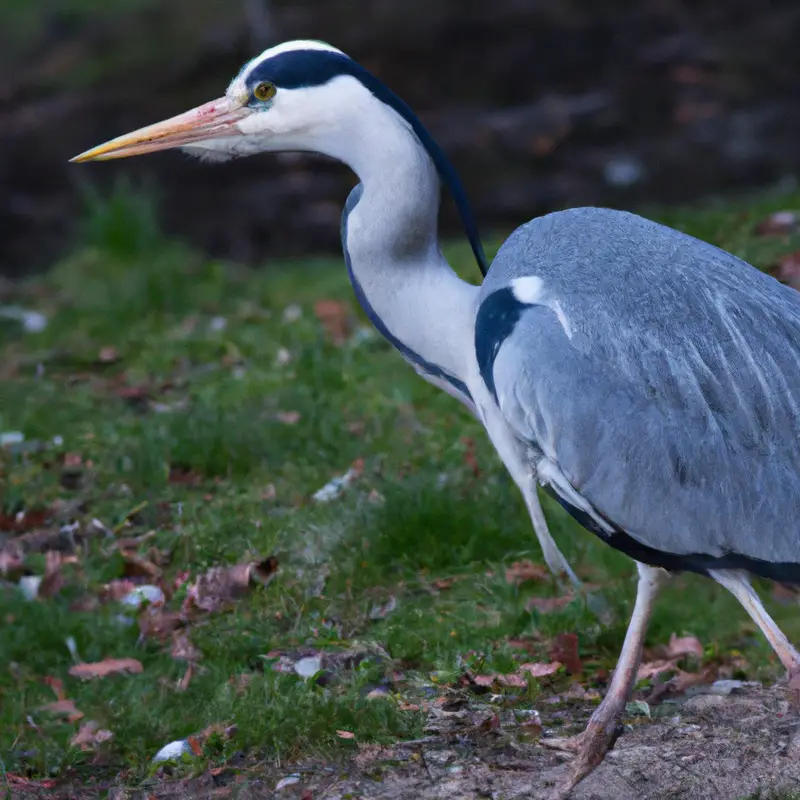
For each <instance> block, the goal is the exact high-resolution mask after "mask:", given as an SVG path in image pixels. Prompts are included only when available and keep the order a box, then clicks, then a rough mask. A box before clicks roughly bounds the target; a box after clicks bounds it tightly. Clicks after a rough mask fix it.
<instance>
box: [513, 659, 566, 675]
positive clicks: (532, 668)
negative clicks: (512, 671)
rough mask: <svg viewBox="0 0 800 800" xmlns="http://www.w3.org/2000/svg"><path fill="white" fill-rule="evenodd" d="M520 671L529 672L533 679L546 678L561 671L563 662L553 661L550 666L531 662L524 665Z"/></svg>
mask: <svg viewBox="0 0 800 800" xmlns="http://www.w3.org/2000/svg"><path fill="white" fill-rule="evenodd" d="M519 669H520V672H527V673H528V674H529V675H531V677H534V678H546V677H547V676H548V675H553V674H554V673H556V672H558V670H560V669H561V662H560V661H551V662H550V663H549V664H545V663H537V662H534V661H531V662H529V663H527V664H522V665H521V666H520V668H519Z"/></svg>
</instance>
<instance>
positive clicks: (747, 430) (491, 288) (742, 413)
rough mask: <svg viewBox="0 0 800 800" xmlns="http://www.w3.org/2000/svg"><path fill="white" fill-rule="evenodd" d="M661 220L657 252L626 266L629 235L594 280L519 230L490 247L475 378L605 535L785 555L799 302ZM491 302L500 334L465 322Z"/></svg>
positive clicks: (797, 437)
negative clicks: (531, 287) (533, 281)
mask: <svg viewBox="0 0 800 800" xmlns="http://www.w3.org/2000/svg"><path fill="white" fill-rule="evenodd" d="M626 216H630V215H626ZM635 219H636V220H638V219H639V218H635ZM584 223H585V220H584ZM638 224H639V223H638V222H637V223H636V224H635V225H634V229H635V232H636V235H637V236H639V235H640V233H639V231H638V228H636V225H638ZM649 224H650V225H653V223H649ZM567 227H568V229H569V230H571V227H572V226H567ZM655 227H658V228H660V226H655ZM569 230H568V231H567V232H568V233H569ZM667 230H668V229H662V230H661V231H660V232H658V233H657V237H658V236H663V237H664V238H665V240H666V241H667V242H669V243H670V246H667V245H666V244H663V245H662V246H661V248H660V249H661V252H662V256H663V258H664V259H665V260H669V263H662V264H659V263H657V262H658V256H657V255H656V257H655V258H654V255H653V253H652V252H650V251H649V250H648V252H647V253H646V255H647V258H648V261H649V263H648V264H646V265H641V266H640V267H638V268H637V269H636V274H635V275H634V273H633V272H632V271H631V270H632V269H633V266H634V264H633V262H635V261H636V260H637V257H641V256H642V255H643V254H644V253H643V252H639V253H637V250H638V251H644V250H645V249H647V248H646V247H645V245H644V244H638V243H637V242H636V241H633V243H631V237H632V236H633V234H630V235H628V237H627V239H625V242H626V243H625V245H624V248H623V249H624V250H625V254H626V255H625V257H622V258H616V259H614V258H610V257H609V256H608V255H605V256H604V257H603V264H604V266H605V268H606V269H605V271H604V274H603V275H602V277H600V278H596V279H593V273H592V269H591V267H589V266H587V268H586V270H584V271H582V268H581V265H578V266H577V268H576V269H575V270H574V272H577V273H578V275H579V277H580V279H581V280H583V281H584V285H583V286H580V285H578V286H577V287H576V285H575V275H574V274H573V275H570V274H569V272H567V274H566V276H565V275H564V274H563V273H564V271H565V269H566V268H565V267H564V266H563V265H560V266H559V265H554V264H553V263H552V262H553V259H552V258H551V257H550V256H546V255H541V256H539V257H537V258H533V259H531V258H530V257H528V263H527V265H524V266H522V267H521V266H520V260H521V256H524V255H525V248H524V247H520V243H519V242H518V243H517V244H516V245H515V246H513V247H512V248H511V250H510V251H508V252H507V253H506V255H505V256H504V255H503V253H502V251H501V254H500V256H499V263H498V267H499V269H498V270H497V271H496V272H495V274H494V276H492V273H491V272H490V276H491V277H492V280H487V282H486V284H485V287H484V295H483V297H484V299H483V302H482V305H481V309H480V311H479V315H478V316H479V319H478V323H479V324H478V325H477V328H476V349H477V353H478V357H479V362H481V363H482V372H483V374H484V378H487V377H488V378H489V380H488V381H487V382H488V383H490V388H492V389H493V391H494V393H495V396H496V398H497V402H498V405H499V407H500V409H501V412H502V413H503V415H504V417H505V418H506V420H507V421H508V422H509V424H510V425H511V426H512V428H513V429H514V430H515V431H516V432H517V434H518V435H519V436H520V437H521V438H523V439H525V440H526V441H528V442H530V444H531V446H532V448H533V450H534V452H535V453H537V454H538V455H537V457H538V458H539V459H540V463H539V465H538V466H539V469H540V471H541V473H542V474H541V475H540V477H542V478H544V479H545V480H550V481H551V483H553V485H554V488H555V490H556V493H557V494H559V495H560V496H561V498H562V500H564V499H566V500H567V501H568V503H570V504H571V505H573V506H575V505H578V507H579V508H580V503H585V504H586V506H587V507H589V508H591V509H592V510H593V511H596V512H597V513H598V514H599V516H600V517H601V518H602V519H603V520H605V521H607V522H608V523H609V531H610V530H611V529H614V530H617V531H624V533H625V534H626V535H627V536H629V537H632V539H633V540H634V541H635V542H636V543H639V544H641V545H643V546H644V547H645V548H652V549H653V550H654V551H658V552H661V553H670V554H676V555H680V554H698V553H699V554H704V555H707V556H710V557H712V558H722V557H725V556H727V555H728V554H737V555H740V556H744V557H746V558H748V559H756V560H760V561H765V562H771V563H781V564H798V563H800V522H799V521H798V518H799V517H800V414H798V409H800V380H799V379H800V300H798V299H797V298H796V297H795V295H794V293H792V292H790V290H787V289H785V287H782V286H780V285H779V284H778V283H777V282H775V281H772V280H771V279H769V278H767V277H766V276H763V275H761V274H760V273H757V272H756V271H755V270H754V269H753V268H751V267H749V265H746V264H744V262H741V261H739V260H738V259H734V258H733V257H732V256H729V255H728V254H723V253H722V251H718V250H716V248H712V247H711V246H710V245H704V243H700V242H697V240H690V239H689V237H683V236H682V235H681V234H677V233H675V232H674V231H670V232H669V233H664V232H663V231H667ZM649 233H652V232H649ZM562 234H563V230H562ZM605 234H606V241H607V236H608V231H607V230H606V232H605ZM657 237H656V238H657ZM675 237H678V238H677V239H676V238H675ZM561 238H562V239H563V237H561ZM566 238H567V239H569V236H567V237H566ZM590 238H591V237H590ZM623 238H624V237H623ZM645 240H646V241H647V242H651V241H652V237H651V236H649V235H648V236H647V237H644V238H643V239H642V241H643V242H644V241H645ZM687 240H688V241H687ZM561 243H562V244H563V241H562V242H561ZM598 247H600V245H598ZM590 250H591V252H592V257H598V252H597V248H590ZM528 256H530V254H528ZM601 256H602V254H601ZM584 258H589V257H588V256H584ZM626 258H627V262H626ZM692 259H694V261H695V262H698V261H699V262H700V263H690V262H691V261H692ZM523 260H524V259H523ZM511 262H513V263H511ZM654 262H656V263H654ZM615 264H616V265H617V266H616V267H615ZM620 264H621V265H622V266H619V265H620ZM626 265H627V266H626ZM614 269H617V270H618V273H619V274H618V275H617V276H616V278H615V276H613V275H611V276H609V275H608V274H606V273H607V272H608V271H609V270H612V271H613V270H614ZM492 270H493V271H494V266H493V267H492ZM626 270H627V272H626ZM596 271H597V269H595V272H596ZM648 271H649V272H648ZM642 273H644V274H642ZM525 274H527V275H532V274H534V275H537V276H539V277H541V279H542V284H541V290H540V291H539V292H538V295H539V296H538V297H534V296H529V297H527V298H526V297H525V292H520V293H519V294H520V296H521V297H522V298H523V299H527V300H530V301H531V302H529V303H520V302H518V301H517V298H516V296H515V295H514V292H513V291H511V290H510V287H512V286H513V285H514V283H513V281H514V279H515V278H519V277H520V276H521V275H525ZM626 279H627V283H626ZM559 281H562V282H561V283H559ZM603 281H609V282H611V283H613V284H614V285H616V286H617V293H616V294H614V293H611V294H609V292H608V291H607V290H603V287H602V285H600V286H598V284H602V283H603ZM619 281H623V282H622V283H619ZM515 302H517V306H516V310H515V311H514V310H513V304H514V303H515ZM493 305H494V307H495V311H496V310H497V308H499V307H501V306H502V307H504V308H505V311H506V313H505V314H504V315H502V314H501V315H499V316H500V317H503V318H504V319H505V320H506V329H505V331H500V333H498V326H497V324H496V323H497V317H498V315H497V314H495V325H494V327H492V326H491V325H489V326H487V325H486V324H483V325H481V324H480V323H481V314H483V323H486V320H487V314H486V313H485V312H486V309H490V308H491V307H492V306H493ZM512 323H513V324H512ZM501 327H502V326H501ZM504 334H507V335H504ZM481 358H482V361H481ZM490 362H491V363H490ZM559 481H561V482H562V484H563V485H561V486H558V485H557V484H558V483H559ZM570 493H572V495H571V496H570ZM666 565H667V564H665V566H666Z"/></svg>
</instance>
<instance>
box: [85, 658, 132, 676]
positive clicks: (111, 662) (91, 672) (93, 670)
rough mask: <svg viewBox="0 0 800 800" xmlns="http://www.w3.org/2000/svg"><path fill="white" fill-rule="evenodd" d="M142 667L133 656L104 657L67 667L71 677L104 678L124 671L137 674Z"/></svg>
mask: <svg viewBox="0 0 800 800" xmlns="http://www.w3.org/2000/svg"><path fill="white" fill-rule="evenodd" d="M143 669H144V667H143V666H142V662H141V661H137V660H136V659H135V658H104V659H103V660H102V661H97V662H95V663H93V664H86V663H84V664H75V665H74V666H72V667H70V668H69V674H70V675H72V677H73V678H84V679H88V678H105V677H106V676H107V675H113V674H115V673H119V672H124V673H130V674H138V673H140V672H142V670H143Z"/></svg>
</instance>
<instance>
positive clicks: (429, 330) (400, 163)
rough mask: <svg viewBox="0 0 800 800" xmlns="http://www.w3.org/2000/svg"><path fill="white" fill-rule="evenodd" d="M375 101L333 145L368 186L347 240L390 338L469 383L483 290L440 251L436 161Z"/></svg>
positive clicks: (366, 291) (351, 219)
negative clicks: (459, 273)
mask: <svg viewBox="0 0 800 800" xmlns="http://www.w3.org/2000/svg"><path fill="white" fill-rule="evenodd" d="M370 99H371V102H370V103H369V109H368V113H366V112H367V109H364V108H362V109H361V114H360V115H359V116H356V117H355V120H354V122H355V123H357V124H354V126H353V128H352V130H351V131H349V134H350V135H348V136H347V137H345V138H343V139H341V140H340V142H339V145H338V146H334V147H331V148H329V152H330V155H333V156H334V157H336V158H338V159H340V160H341V161H344V162H345V163H346V164H348V165H349V166H350V167H351V168H352V169H353V171H354V172H355V173H356V174H357V175H358V177H359V178H360V179H361V183H362V186H363V193H362V196H361V199H360V201H359V202H358V204H357V205H356V207H355V208H354V209H353V210H352V211H351V213H350V215H349V217H348V221H347V241H346V242H343V245H344V246H345V247H346V249H347V252H348V254H349V257H350V262H351V269H352V271H353V274H354V276H355V278H356V279H357V281H358V282H359V283H360V285H361V287H362V289H363V291H364V294H365V296H366V298H367V300H368V301H369V303H370V305H371V306H372V308H373V309H374V311H375V312H376V313H377V314H378V316H380V317H381V319H382V320H383V322H384V324H385V325H386V327H387V328H388V329H389V331H390V332H391V333H392V335H393V336H395V337H396V338H397V339H399V340H400V341H402V342H403V343H404V344H405V345H406V346H407V347H408V348H409V349H410V350H412V351H414V352H415V353H417V354H419V355H420V356H421V357H422V358H423V359H424V360H425V361H427V362H430V363H432V364H435V365H437V366H438V367H440V368H442V369H443V370H445V371H446V372H448V373H450V374H452V375H453V376H455V377H456V378H458V379H460V380H462V381H463V380H465V379H466V376H467V374H468V371H469V367H470V364H471V363H472V362H473V361H474V342H473V336H474V333H473V330H474V319H475V304H476V300H477V293H478V288H477V287H476V286H472V285H471V284H468V283H466V282H465V281H462V280H461V279H460V278H459V277H458V276H457V275H456V274H455V272H453V270H452V269H451V268H450V266H449V264H448V263H447V261H446V260H445V258H444V256H443V255H442V253H441V250H440V249H439V240H438V234H437V221H438V211H439V192H440V185H439V178H438V175H437V172H436V168H435V166H434V164H433V162H432V161H431V158H430V157H429V155H428V153H427V151H426V150H425V149H424V148H423V147H422V145H421V143H420V142H419V140H418V139H417V137H416V135H415V134H414V133H413V131H412V130H411V128H410V126H409V125H408V123H407V122H406V121H405V120H404V119H403V118H402V117H400V116H399V115H398V114H397V113H395V112H394V110H392V109H390V108H388V107H387V106H385V105H384V104H383V103H381V102H380V101H379V100H377V99H375V98H373V97H372V96H371V95H370ZM332 150H335V151H338V152H331V151H332Z"/></svg>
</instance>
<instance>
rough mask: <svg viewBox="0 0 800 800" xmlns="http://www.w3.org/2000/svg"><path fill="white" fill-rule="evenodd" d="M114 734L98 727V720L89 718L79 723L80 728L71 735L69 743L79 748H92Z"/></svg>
mask: <svg viewBox="0 0 800 800" xmlns="http://www.w3.org/2000/svg"><path fill="white" fill-rule="evenodd" d="M113 735H114V734H113V733H111V731H107V730H104V729H103V728H101V727H100V723H99V722H95V721H94V720H89V721H88V722H83V723H81V727H80V730H79V731H78V732H77V733H76V734H75V735H74V736H73V737H72V740H71V741H70V744H71V745H72V746H73V747H79V748H80V749H81V750H92V749H93V748H95V747H97V745H99V744H102V743H103V742H107V741H108V740H109V739H110V738H111V737H112V736H113Z"/></svg>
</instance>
